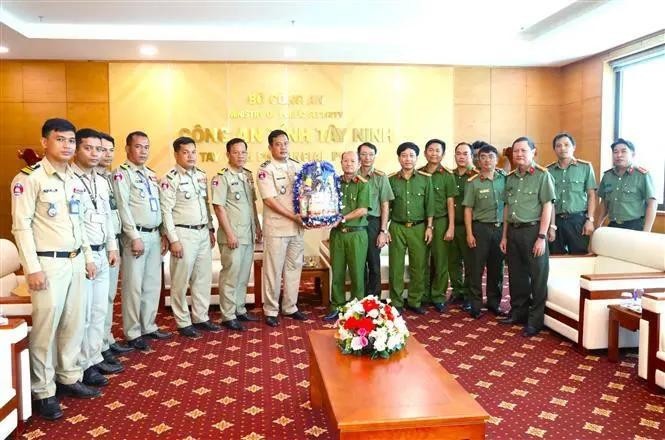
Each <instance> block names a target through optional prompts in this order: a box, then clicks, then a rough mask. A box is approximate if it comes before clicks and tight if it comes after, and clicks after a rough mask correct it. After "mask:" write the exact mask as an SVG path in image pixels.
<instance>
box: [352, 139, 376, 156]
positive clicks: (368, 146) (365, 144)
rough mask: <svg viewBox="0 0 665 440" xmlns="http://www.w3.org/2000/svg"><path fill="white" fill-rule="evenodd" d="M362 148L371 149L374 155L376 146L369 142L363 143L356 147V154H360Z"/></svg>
mask: <svg viewBox="0 0 665 440" xmlns="http://www.w3.org/2000/svg"><path fill="white" fill-rule="evenodd" d="M362 147H367V148H371V149H372V150H374V154H376V145H374V144H373V143H371V142H363V143H362V144H360V145H358V148H357V151H358V154H360V149H361V148H362Z"/></svg>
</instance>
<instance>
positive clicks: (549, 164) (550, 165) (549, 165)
mask: <svg viewBox="0 0 665 440" xmlns="http://www.w3.org/2000/svg"><path fill="white" fill-rule="evenodd" d="M578 162H579V159H578ZM556 164H557V162H556V160H555V161H554V162H552V163H548V164H547V165H545V167H547V168H549V167H553V166H554V165H556Z"/></svg>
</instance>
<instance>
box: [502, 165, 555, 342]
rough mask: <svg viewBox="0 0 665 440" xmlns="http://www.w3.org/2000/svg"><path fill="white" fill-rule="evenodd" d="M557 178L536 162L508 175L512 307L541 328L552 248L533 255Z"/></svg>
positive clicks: (519, 316) (518, 319)
mask: <svg viewBox="0 0 665 440" xmlns="http://www.w3.org/2000/svg"><path fill="white" fill-rule="evenodd" d="M554 198H555V195H554V182H553V181H552V176H550V173H548V172H547V168H543V167H541V166H540V165H536V164H532V165H531V166H530V167H529V169H528V170H527V171H526V172H525V173H524V174H520V173H519V169H518V168H516V169H515V170H513V171H512V172H511V173H510V174H508V177H507V179H506V192H505V195H504V202H505V208H504V209H505V210H506V211H507V217H506V219H507V221H508V237H507V238H508V243H507V248H508V249H507V259H508V278H509V284H510V307H511V314H512V318H513V320H514V321H516V322H521V323H524V324H527V325H529V326H531V327H534V328H536V329H538V330H540V329H541V328H542V327H543V321H544V319H545V300H546V299H547V277H548V276H549V250H548V247H547V246H545V252H544V253H543V255H541V256H539V257H534V255H533V245H534V243H535V242H536V239H538V234H539V228H540V226H539V225H540V215H541V213H542V210H543V205H544V204H545V203H547V202H553V201H554Z"/></svg>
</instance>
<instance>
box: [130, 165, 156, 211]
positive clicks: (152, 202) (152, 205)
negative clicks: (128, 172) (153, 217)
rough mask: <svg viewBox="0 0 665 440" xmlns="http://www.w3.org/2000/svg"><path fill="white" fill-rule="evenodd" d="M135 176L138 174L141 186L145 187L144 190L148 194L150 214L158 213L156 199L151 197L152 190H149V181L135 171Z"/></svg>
mask: <svg viewBox="0 0 665 440" xmlns="http://www.w3.org/2000/svg"><path fill="white" fill-rule="evenodd" d="M136 174H138V175H139V176H140V177H141V181H142V182H143V186H145V189H146V190H147V191H148V194H149V195H150V197H149V198H148V201H149V202H150V211H152V212H158V211H159V202H158V201H157V198H156V197H153V195H152V189H151V188H150V180H148V178H147V177H145V176H144V175H143V173H142V172H140V171H137V172H136Z"/></svg>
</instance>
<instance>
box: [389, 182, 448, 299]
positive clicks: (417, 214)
mask: <svg viewBox="0 0 665 440" xmlns="http://www.w3.org/2000/svg"><path fill="white" fill-rule="evenodd" d="M389 181H390V187H391V188H392V190H393V194H395V199H394V200H393V201H391V202H390V228H389V230H390V235H391V237H392V241H391V243H390V247H389V257H388V267H389V274H388V278H389V284H390V299H391V300H392V302H393V305H395V306H396V307H402V306H403V305H404V299H403V295H404V257H405V255H406V252H407V250H408V252H409V297H408V304H409V306H411V307H420V304H421V301H422V297H423V294H424V292H425V274H426V267H427V244H426V243H425V227H426V222H427V218H428V217H432V216H434V192H433V189H432V179H431V177H430V175H429V174H427V173H424V172H422V171H416V172H414V173H413V174H412V175H411V177H410V178H409V179H408V180H407V179H405V178H404V177H402V172H401V171H399V172H397V173H395V174H393V175H391V176H390V178H389ZM441 239H442V240H443V237H441Z"/></svg>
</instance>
